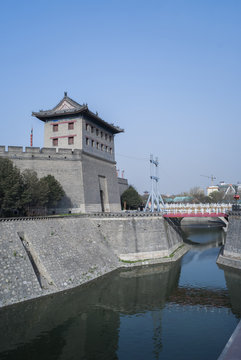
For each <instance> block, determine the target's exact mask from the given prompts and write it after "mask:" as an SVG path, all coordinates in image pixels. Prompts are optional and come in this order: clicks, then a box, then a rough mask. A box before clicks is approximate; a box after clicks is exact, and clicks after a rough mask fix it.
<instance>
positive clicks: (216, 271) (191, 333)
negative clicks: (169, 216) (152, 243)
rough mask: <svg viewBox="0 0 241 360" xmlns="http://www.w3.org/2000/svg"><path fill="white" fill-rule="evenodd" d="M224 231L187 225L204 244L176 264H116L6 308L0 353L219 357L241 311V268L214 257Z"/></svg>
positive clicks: (0, 315)
mask: <svg viewBox="0 0 241 360" xmlns="http://www.w3.org/2000/svg"><path fill="white" fill-rule="evenodd" d="M222 236H223V235H222V232H221V231H220V229H216V230H214V229H210V228H209V229H193V228H192V229H187V228H186V235H185V238H186V239H188V240H189V241H190V242H192V243H194V242H196V243H198V244H199V245H195V246H193V247H192V249H191V250H190V251H189V253H187V254H186V255H185V256H184V257H183V259H182V260H180V261H178V262H176V263H174V264H171V265H170V264H169V265H168V264H163V265H156V266H151V267H141V268H139V267H138V268H137V267H136V268H133V269H131V270H122V271H116V272H114V273H112V274H110V275H108V276H105V277H102V278H101V279H99V280H98V281H95V282H91V283H90V284H88V285H86V286H84V287H80V288H77V289H75V290H73V291H68V292H66V293H62V294H58V295H52V296H48V297H46V298H43V299H39V300H36V301H31V302H28V303H26V304H19V305H17V306H11V307H9V308H7V309H4V310H2V311H0V334H1V338H0V339H1V341H0V358H1V359H8V360H10V359H14V360H16V359H17V360H18V359H25V360H26V359H31V360H32V359H37V360H38V359H41V360H42V359H46V360H47V359H61V360H62V359H76V360H77V359H78V360H79V359H86V360H89V359H91V360H93V359H125V360H128V359H131V360H133V359H138V360H140V359H145V360H146V359H160V358H161V359H174V358H176V359H185V360H188V359H192V360H193V359H195V360H198V359H203V358H205V359H215V358H217V357H218V355H219V353H220V352H221V351H222V349H223V347H224V345H225V343H226V341H227V340H228V338H229V336H230V335H231V333H232V331H233V329H234V328H235V326H236V324H237V317H240V315H241V306H240V299H241V290H240V289H241V286H240V285H241V274H240V272H233V271H230V269H224V271H223V270H222V269H220V268H219V267H217V265H216V262H215V260H216V257H217V254H218V252H219V248H218V247H217V245H218V244H220V241H221V242H222V241H223V238H222ZM224 274H225V277H224ZM232 313H233V314H235V316H236V318H235V316H233V314H232ZM220 329H221V331H220ZM213 334H217V336H215V338H214V340H212V341H211V342H210V338H211V337H212V335H213ZM173 344H175V346H174V345H173Z"/></svg>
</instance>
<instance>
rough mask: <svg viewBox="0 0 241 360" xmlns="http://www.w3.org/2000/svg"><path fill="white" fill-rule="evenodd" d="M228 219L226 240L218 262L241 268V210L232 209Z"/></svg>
mask: <svg viewBox="0 0 241 360" xmlns="http://www.w3.org/2000/svg"><path fill="white" fill-rule="evenodd" d="M228 220H229V224H228V231H227V236H226V242H225V245H224V247H223V248H222V249H221V250H220V254H219V256H218V259H217V263H218V264H220V265H225V266H229V267H232V268H237V269H241V212H236V211H230V213H229V218H228Z"/></svg>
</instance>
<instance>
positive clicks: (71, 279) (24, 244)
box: [0, 217, 182, 307]
mask: <svg viewBox="0 0 241 360" xmlns="http://www.w3.org/2000/svg"><path fill="white" fill-rule="evenodd" d="M169 226H170V225H169V224H166V222H165V219H163V218H159V217H156V218H152V217H148V218H141V219H138V218H132V219H125V218H123V219H119V218H118V219H117V218H112V219H108V218H95V217H66V218H46V219H40V220H38V219H36V220H22V221H20V220H19V221H0V252H1V262H0V307H1V306H5V305H9V304H12V303H16V302H21V301H24V300H26V299H31V298H35V297H39V296H42V295H45V294H48V293H54V292H58V291H62V290H64V289H70V288H73V287H76V286H78V285H80V284H83V283H85V282H88V281H89V280H92V279H95V278H97V277H99V276H101V275H103V274H106V273H108V272H110V271H112V270H115V269H117V268H120V267H123V266H131V263H129V264H126V263H125V262H124V263H123V261H129V262H131V261H132V260H134V261H137V260H139V261H140V263H139V264H143V262H141V260H145V264H148V263H151V262H148V261H152V260H153V259H161V258H163V257H165V256H168V255H170V253H171V252H172V251H174V250H175V249H176V248H177V247H179V246H180V245H182V239H181V237H180V236H179V235H178V234H177V233H175V231H174V230H173V229H172V230H171V229H169ZM167 229H168V232H169V235H168V234H167ZM170 233H172V239H171V242H170ZM175 234H176V238H175ZM121 260H122V261H121ZM165 260H166V259H165ZM155 261H157V260H155Z"/></svg>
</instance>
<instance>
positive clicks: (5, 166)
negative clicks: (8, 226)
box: [0, 158, 23, 216]
mask: <svg viewBox="0 0 241 360" xmlns="http://www.w3.org/2000/svg"><path fill="white" fill-rule="evenodd" d="M22 189H23V183H22V177H21V174H20V171H19V170H18V169H17V168H16V166H14V165H13V163H12V161H11V160H9V159H5V158H0V214H1V215H2V216H11V215H12V214H14V212H15V211H17V212H19V211H20V210H21V193H22Z"/></svg>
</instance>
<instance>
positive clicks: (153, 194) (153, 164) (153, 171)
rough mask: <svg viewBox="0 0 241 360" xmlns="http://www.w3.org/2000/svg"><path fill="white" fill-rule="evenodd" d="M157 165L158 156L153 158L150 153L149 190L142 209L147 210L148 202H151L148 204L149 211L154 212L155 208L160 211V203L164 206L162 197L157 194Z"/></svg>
mask: <svg viewBox="0 0 241 360" xmlns="http://www.w3.org/2000/svg"><path fill="white" fill-rule="evenodd" d="M158 165H159V162H158V158H157V157H156V159H155V160H154V159H153V155H150V179H151V191H150V194H149V196H148V199H147V202H146V206H145V209H144V211H147V209H148V208H149V203H150V204H151V206H150V211H151V212H154V211H155V210H156V211H159V212H160V211H161V208H160V203H162V206H163V208H164V207H165V205H164V202H163V199H162V197H161V195H160V194H159V189H158V181H159V174H158ZM155 206H156V209H155Z"/></svg>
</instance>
